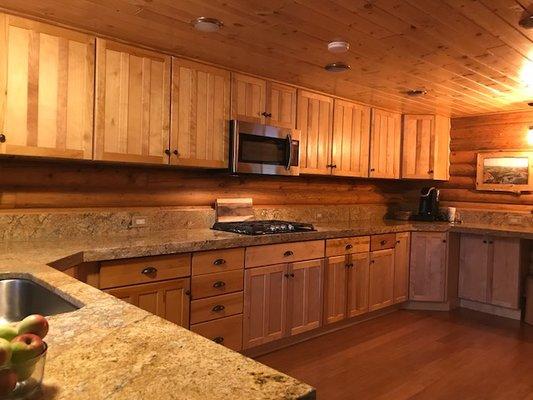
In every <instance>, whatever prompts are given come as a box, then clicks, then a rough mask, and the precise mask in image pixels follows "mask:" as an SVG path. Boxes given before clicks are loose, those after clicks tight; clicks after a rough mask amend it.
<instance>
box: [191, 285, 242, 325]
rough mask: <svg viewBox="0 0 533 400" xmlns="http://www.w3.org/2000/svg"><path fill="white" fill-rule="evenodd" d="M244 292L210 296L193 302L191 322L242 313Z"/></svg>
mask: <svg viewBox="0 0 533 400" xmlns="http://www.w3.org/2000/svg"><path fill="white" fill-rule="evenodd" d="M242 304H243V297H242V292H237V293H230V294H223V295H221V296H215V297H208V298H207V299H200V300H193V301H192V302H191V324H198V323H200V322H207V321H211V320H214V319H218V318H223V317H229V316H230V315H235V314H242Z"/></svg>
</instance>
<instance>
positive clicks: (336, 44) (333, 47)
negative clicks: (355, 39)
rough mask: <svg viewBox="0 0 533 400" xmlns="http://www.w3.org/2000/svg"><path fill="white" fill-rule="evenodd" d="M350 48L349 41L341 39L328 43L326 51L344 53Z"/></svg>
mask: <svg viewBox="0 0 533 400" xmlns="http://www.w3.org/2000/svg"><path fill="white" fill-rule="evenodd" d="M348 50H350V43H348V42H345V41H343V40H334V41H332V42H329V43H328V51H329V52H330V53H335V54H340V53H346V52H347V51H348Z"/></svg>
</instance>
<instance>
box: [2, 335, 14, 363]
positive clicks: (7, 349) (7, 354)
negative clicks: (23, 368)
mask: <svg viewBox="0 0 533 400" xmlns="http://www.w3.org/2000/svg"><path fill="white" fill-rule="evenodd" d="M10 360H11V343H9V341H8V340H5V339H2V338H0V367H1V366H2V365H6V364H7V363H8V362H9V361H10Z"/></svg>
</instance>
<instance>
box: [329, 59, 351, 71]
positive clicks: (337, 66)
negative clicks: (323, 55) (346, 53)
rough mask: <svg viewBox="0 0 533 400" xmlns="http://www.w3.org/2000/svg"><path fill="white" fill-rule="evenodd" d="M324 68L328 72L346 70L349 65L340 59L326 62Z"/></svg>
mask: <svg viewBox="0 0 533 400" xmlns="http://www.w3.org/2000/svg"><path fill="white" fill-rule="evenodd" d="M324 68H325V70H326V71H328V72H344V71H348V70H349V69H350V68H351V67H350V66H349V65H348V64H346V63H344V62H342V61H338V62H334V63H330V64H327V65H326V66H324Z"/></svg>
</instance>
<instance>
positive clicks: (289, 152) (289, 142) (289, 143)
mask: <svg viewBox="0 0 533 400" xmlns="http://www.w3.org/2000/svg"><path fill="white" fill-rule="evenodd" d="M291 147H292V136H291V134H290V133H289V134H288V135H287V164H286V165H285V168H286V169H287V170H289V169H291V164H292V149H291Z"/></svg>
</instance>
